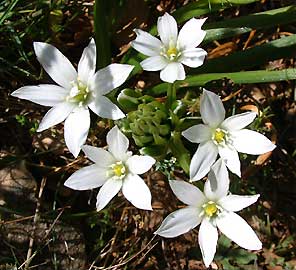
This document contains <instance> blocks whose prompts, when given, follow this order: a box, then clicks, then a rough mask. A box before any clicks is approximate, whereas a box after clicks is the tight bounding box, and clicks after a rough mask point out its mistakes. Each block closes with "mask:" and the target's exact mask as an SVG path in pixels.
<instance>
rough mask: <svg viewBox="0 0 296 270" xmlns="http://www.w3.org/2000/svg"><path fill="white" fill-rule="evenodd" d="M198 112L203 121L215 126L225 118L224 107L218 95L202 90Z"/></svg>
mask: <svg viewBox="0 0 296 270" xmlns="http://www.w3.org/2000/svg"><path fill="white" fill-rule="evenodd" d="M200 114H201V118H202V120H203V122H204V123H205V124H207V125H209V126H210V127H213V128H216V127H218V125H219V124H220V123H221V122H222V121H223V120H224V118H225V109H224V107H223V103H222V101H221V99H220V97H219V96H218V95H216V94H215V93H213V92H210V91H207V90H205V89H204V90H203V94H202V96H201V100H200Z"/></svg>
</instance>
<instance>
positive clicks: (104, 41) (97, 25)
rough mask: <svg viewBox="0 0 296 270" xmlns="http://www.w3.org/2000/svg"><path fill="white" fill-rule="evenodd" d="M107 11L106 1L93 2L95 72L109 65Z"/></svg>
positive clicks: (97, 0)
mask: <svg viewBox="0 0 296 270" xmlns="http://www.w3.org/2000/svg"><path fill="white" fill-rule="evenodd" d="M108 10H109V8H108V3H107V1H106V0H96V1H95V8H94V30H95V40H96V48H97V66H96V69H97V70H98V69H101V68H103V67H105V66H107V65H108V64H110V63H111V50H110V36H109V23H108V20H109V16H108V15H109V14H108Z"/></svg>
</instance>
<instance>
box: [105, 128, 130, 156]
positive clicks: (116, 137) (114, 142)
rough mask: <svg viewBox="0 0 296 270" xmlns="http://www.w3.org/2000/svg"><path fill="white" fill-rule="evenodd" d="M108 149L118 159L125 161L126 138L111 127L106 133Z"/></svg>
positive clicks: (127, 142)
mask: <svg viewBox="0 0 296 270" xmlns="http://www.w3.org/2000/svg"><path fill="white" fill-rule="evenodd" d="M107 144H108V150H109V152H111V153H112V154H113V156H114V157H115V158H116V159H117V160H118V161H125V159H126V153H127V149H128V146H129V140H128V138H127V137H126V136H125V135H124V134H123V133H122V132H121V131H120V130H119V128H118V127H117V126H115V127H113V128H112V129H111V130H110V131H109V132H108V134H107Z"/></svg>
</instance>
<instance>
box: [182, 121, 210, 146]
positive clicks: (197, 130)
mask: <svg viewBox="0 0 296 270" xmlns="http://www.w3.org/2000/svg"><path fill="white" fill-rule="evenodd" d="M182 135H183V136H184V137H185V138H186V139H187V140H189V141H191V142H193V143H202V142H206V141H209V140H210V139H211V137H212V130H211V128H210V127H209V126H207V125H203V124H198V125H195V126H192V127H190V128H188V129H186V130H185V131H183V132H182Z"/></svg>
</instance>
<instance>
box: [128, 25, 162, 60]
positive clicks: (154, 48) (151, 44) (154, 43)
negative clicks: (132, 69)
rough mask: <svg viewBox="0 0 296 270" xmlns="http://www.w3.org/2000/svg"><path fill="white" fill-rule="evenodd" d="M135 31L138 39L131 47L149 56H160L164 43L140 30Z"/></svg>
mask: <svg viewBox="0 0 296 270" xmlns="http://www.w3.org/2000/svg"><path fill="white" fill-rule="evenodd" d="M134 31H135V32H136V34H137V38H136V39H135V40H134V41H132V42H131V45H132V47H133V48H134V49H135V50H137V51H139V52H140V53H142V54H144V55H148V56H156V55H159V54H160V50H161V47H162V43H161V41H160V40H159V39H157V38H156V37H154V36H152V35H150V34H149V33H147V32H145V31H142V30H140V29H135V30H134Z"/></svg>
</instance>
